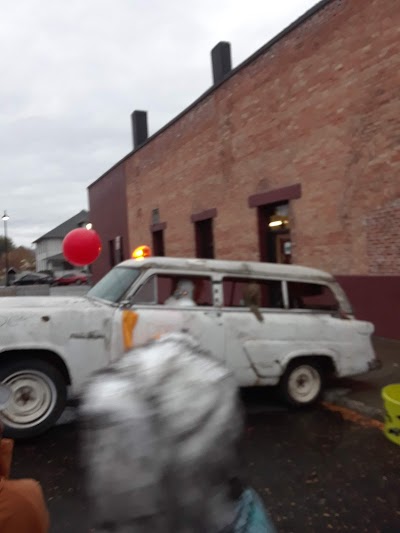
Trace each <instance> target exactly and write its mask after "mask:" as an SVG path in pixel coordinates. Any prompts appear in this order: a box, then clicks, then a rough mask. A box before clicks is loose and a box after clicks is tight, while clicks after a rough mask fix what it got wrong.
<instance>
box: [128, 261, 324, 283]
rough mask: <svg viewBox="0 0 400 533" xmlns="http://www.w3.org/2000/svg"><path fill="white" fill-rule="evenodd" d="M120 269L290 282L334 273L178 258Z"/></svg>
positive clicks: (137, 263) (292, 267) (243, 262)
mask: <svg viewBox="0 0 400 533" xmlns="http://www.w3.org/2000/svg"><path fill="white" fill-rule="evenodd" d="M118 267H130V268H140V269H142V270H148V269H151V268H156V269H165V270H175V269H176V270H189V271H190V270H193V271H195V272H221V273H228V274H231V275H235V274H236V275H260V276H271V277H277V278H287V279H301V280H305V279H308V280H310V281H311V280H314V281H325V282H331V281H334V278H333V276H332V275H331V274H329V273H327V272H324V271H323V270H318V269H314V268H309V267H305V266H300V265H284V264H278V263H261V262H256V261H229V260H220V259H196V258H179V257H146V258H144V259H128V260H127V261H123V262H122V263H120V264H119V265H118Z"/></svg>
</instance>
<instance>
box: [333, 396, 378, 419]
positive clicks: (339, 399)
mask: <svg viewBox="0 0 400 533" xmlns="http://www.w3.org/2000/svg"><path fill="white" fill-rule="evenodd" d="M350 392H351V390H350V389H330V390H327V391H326V392H325V394H324V398H323V399H324V401H325V402H329V403H333V404H335V405H339V406H341V407H347V409H351V410H352V411H355V412H356V413H360V414H361V415H364V416H368V417H370V418H375V419H376V420H379V421H381V422H383V421H384V420H385V411H384V409H383V408H382V409H381V408H378V407H372V406H370V405H367V404H365V403H363V402H359V401H358V400H352V399H351V398H349V397H348V394H349V393H350Z"/></svg>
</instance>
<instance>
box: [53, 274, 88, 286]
mask: <svg viewBox="0 0 400 533" xmlns="http://www.w3.org/2000/svg"><path fill="white" fill-rule="evenodd" d="M88 282H89V278H88V276H87V275H86V274H83V273H77V272H71V273H70V274H64V275H63V276H61V277H59V278H56V279H55V280H54V282H53V285H59V286H61V285H83V284H85V283H88Z"/></svg>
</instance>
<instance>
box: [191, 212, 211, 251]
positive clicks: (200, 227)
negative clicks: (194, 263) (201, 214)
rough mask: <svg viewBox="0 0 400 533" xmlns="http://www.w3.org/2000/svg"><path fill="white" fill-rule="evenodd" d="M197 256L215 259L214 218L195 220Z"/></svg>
mask: <svg viewBox="0 0 400 533" xmlns="http://www.w3.org/2000/svg"><path fill="white" fill-rule="evenodd" d="M195 236H196V257H201V258H203V259H214V234H213V219H212V218H207V219H205V220H200V221H199V222H195Z"/></svg>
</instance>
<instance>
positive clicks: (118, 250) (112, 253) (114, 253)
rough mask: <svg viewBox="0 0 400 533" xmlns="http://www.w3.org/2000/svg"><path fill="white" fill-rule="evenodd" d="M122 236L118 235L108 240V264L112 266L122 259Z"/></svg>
mask: <svg viewBox="0 0 400 533" xmlns="http://www.w3.org/2000/svg"><path fill="white" fill-rule="evenodd" d="M122 245H123V243H122V237H121V236H120V235H118V236H117V237H115V239H111V240H110V241H108V249H109V257H110V266H111V267H113V266H115V265H118V263H121V261H123V260H124V254H123V248H122Z"/></svg>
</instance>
